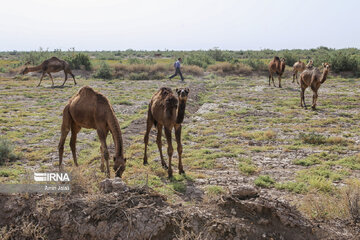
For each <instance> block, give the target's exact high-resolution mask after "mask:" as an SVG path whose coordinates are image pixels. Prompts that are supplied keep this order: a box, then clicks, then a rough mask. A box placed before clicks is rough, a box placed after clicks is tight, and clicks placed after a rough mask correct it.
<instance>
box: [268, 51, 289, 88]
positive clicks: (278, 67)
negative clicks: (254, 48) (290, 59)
mask: <svg viewBox="0 0 360 240" xmlns="http://www.w3.org/2000/svg"><path fill="white" fill-rule="evenodd" d="M284 71H285V58H281V59H280V58H279V57H277V56H275V57H274V59H273V60H271V62H270V63H269V86H270V79H272V82H273V84H274V87H276V86H275V83H274V77H273V75H274V74H275V73H276V74H277V75H278V77H279V88H281V76H282V75H283V73H284Z"/></svg>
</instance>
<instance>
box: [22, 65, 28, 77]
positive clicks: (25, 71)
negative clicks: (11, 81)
mask: <svg viewBox="0 0 360 240" xmlns="http://www.w3.org/2000/svg"><path fill="white" fill-rule="evenodd" d="M28 72H29V68H28V67H25V68H24V70H22V71H21V74H22V75H24V74H27V73H28Z"/></svg>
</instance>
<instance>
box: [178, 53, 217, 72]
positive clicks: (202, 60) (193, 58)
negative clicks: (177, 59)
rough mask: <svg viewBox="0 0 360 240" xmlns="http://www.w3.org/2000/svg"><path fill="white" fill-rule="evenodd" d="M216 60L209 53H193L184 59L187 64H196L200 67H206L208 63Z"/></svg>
mask: <svg viewBox="0 0 360 240" xmlns="http://www.w3.org/2000/svg"><path fill="white" fill-rule="evenodd" d="M214 63H215V60H214V59H213V58H211V57H210V56H208V55H207V54H193V55H189V56H187V57H186V58H185V59H184V64H185V65H196V66H198V67H202V68H204V69H206V68H207V66H208V65H210V64H214Z"/></svg>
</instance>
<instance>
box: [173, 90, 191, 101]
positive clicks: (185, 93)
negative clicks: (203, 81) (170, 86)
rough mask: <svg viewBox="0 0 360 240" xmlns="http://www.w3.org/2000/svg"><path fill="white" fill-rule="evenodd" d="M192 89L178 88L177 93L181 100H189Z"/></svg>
mask: <svg viewBox="0 0 360 240" xmlns="http://www.w3.org/2000/svg"><path fill="white" fill-rule="evenodd" d="M189 92H190V89H189V88H179V89H178V88H177V89H176V93H177V95H178V98H179V100H185V101H186V100H187V97H188V95H189Z"/></svg>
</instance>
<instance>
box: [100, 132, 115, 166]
mask: <svg viewBox="0 0 360 240" xmlns="http://www.w3.org/2000/svg"><path fill="white" fill-rule="evenodd" d="M108 134H109V132H108V131H107V132H106V133H105V135H106V137H105V139H106V138H107V135H108ZM114 142H115V141H114ZM104 151H105V149H103V146H102V145H100V152H101V153H102V152H104ZM100 171H101V172H105V158H104V156H103V154H101V165H100Z"/></svg>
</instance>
